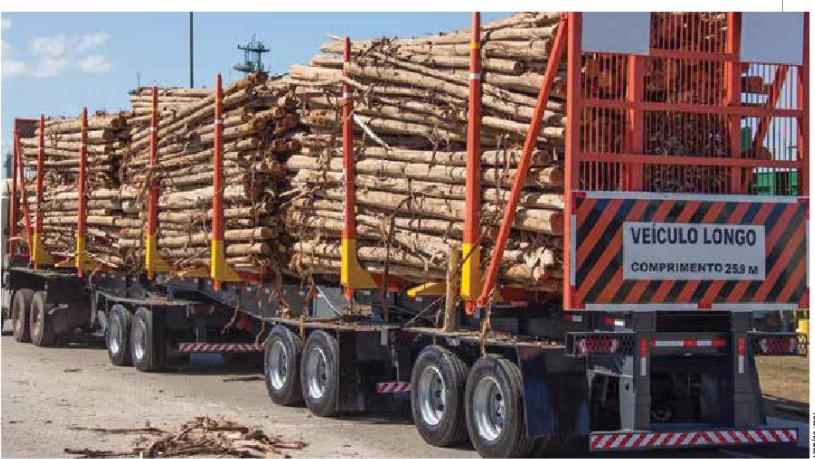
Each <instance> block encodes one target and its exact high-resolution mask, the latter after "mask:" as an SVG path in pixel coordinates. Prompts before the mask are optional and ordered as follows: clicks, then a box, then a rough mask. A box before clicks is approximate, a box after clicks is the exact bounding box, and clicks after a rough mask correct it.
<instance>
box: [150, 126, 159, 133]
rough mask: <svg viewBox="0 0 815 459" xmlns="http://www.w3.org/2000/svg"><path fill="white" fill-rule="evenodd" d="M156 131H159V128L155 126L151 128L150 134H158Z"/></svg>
mask: <svg viewBox="0 0 815 459" xmlns="http://www.w3.org/2000/svg"><path fill="white" fill-rule="evenodd" d="M156 131H158V128H157V127H155V126H150V132H156Z"/></svg>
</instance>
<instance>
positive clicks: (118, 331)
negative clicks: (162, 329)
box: [105, 304, 160, 371]
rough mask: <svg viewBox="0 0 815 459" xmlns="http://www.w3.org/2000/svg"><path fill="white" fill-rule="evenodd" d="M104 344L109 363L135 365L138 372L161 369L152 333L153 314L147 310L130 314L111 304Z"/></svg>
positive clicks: (141, 309)
mask: <svg viewBox="0 0 815 459" xmlns="http://www.w3.org/2000/svg"><path fill="white" fill-rule="evenodd" d="M105 342H106V344H107V349H108V357H109V358H110V361H111V362H112V363H113V364H114V365H117V366H131V365H133V366H135V367H136V369H138V370H139V371H155V370H157V369H159V368H160V354H159V349H160V344H159V342H158V336H157V334H156V333H154V313H153V311H151V310H149V309H147V308H143V307H140V308H137V309H136V312H135V313H132V312H130V310H128V309H127V308H126V307H124V306H123V305H121V304H116V305H113V307H112V308H111V309H110V313H109V314H108V322H107V327H105Z"/></svg>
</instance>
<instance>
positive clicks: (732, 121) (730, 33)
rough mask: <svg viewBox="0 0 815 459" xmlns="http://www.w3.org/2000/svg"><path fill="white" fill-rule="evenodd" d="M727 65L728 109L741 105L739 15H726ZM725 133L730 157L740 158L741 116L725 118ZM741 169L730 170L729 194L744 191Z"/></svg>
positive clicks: (734, 115) (732, 13)
mask: <svg viewBox="0 0 815 459" xmlns="http://www.w3.org/2000/svg"><path fill="white" fill-rule="evenodd" d="M726 51H727V54H728V57H727V63H726V64H725V65H726V72H725V75H726V76H727V81H726V82H725V84H726V85H727V86H726V88H727V89H726V91H727V92H726V96H727V99H726V101H725V102H726V104H727V105H728V106H730V107H738V106H739V105H741V65H740V63H739V53H740V51H741V13H735V12H730V13H727V49H726ZM727 131H728V135H729V136H730V157H731V158H741V155H742V154H741V115H739V114H731V115H728V117H727ZM744 185H745V184H744V180H743V174H742V168H740V167H732V168H731V169H730V192H731V193H735V194H739V193H744V192H745V191H746V187H745V186H744Z"/></svg>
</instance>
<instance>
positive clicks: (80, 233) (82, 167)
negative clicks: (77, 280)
mask: <svg viewBox="0 0 815 459" xmlns="http://www.w3.org/2000/svg"><path fill="white" fill-rule="evenodd" d="M81 135H82V140H81V142H82V143H81V145H80V148H79V178H78V181H77V194H78V198H79V204H78V210H77V216H76V259H75V260H76V270H77V273H78V274H79V275H80V276H82V274H83V273H84V271H85V269H86V268H87V267H88V265H89V263H88V251H87V247H86V240H85V237H86V236H87V233H88V226H87V218H88V196H87V190H86V185H87V181H88V177H87V171H88V109H87V107H84V108H82V134H81Z"/></svg>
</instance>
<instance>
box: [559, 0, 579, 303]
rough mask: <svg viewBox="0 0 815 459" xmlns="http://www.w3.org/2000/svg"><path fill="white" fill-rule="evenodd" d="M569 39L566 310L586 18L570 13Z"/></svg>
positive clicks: (570, 277)
mask: <svg viewBox="0 0 815 459" xmlns="http://www.w3.org/2000/svg"><path fill="white" fill-rule="evenodd" d="M568 21H569V22H568V24H569V29H568V39H567V45H566V56H567V63H566V91H567V94H569V98H568V101H567V103H566V116H567V117H569V116H571V118H567V119H566V157H565V158H564V161H563V163H564V182H563V194H564V196H563V198H564V199H563V201H564V206H563V207H564V209H563V217H564V218H563V266H564V267H565V269H566V273H565V275H564V276H563V309H571V308H572V307H573V303H574V300H575V299H574V285H573V284H574V281H573V279H574V276H575V273H574V268H573V266H574V265H575V260H572V255H573V254H572V251H571V247H572V245H573V244H574V243H575V241H573V240H572V239H573V237H572V231H576V229H575V228H572V221H571V220H572V213H573V212H574V208H573V207H574V200H573V196H574V195H573V193H574V192H575V191H577V189H578V187H579V186H580V183H579V181H578V169H579V167H580V162H579V161H578V159H579V158H578V155H579V154H580V123H581V121H580V115H581V113H582V111H583V101H582V97H581V96H582V91H583V88H582V87H581V86H582V85H581V82H580V72H581V62H582V56H583V40H582V38H583V37H582V34H583V14H582V13H568Z"/></svg>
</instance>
